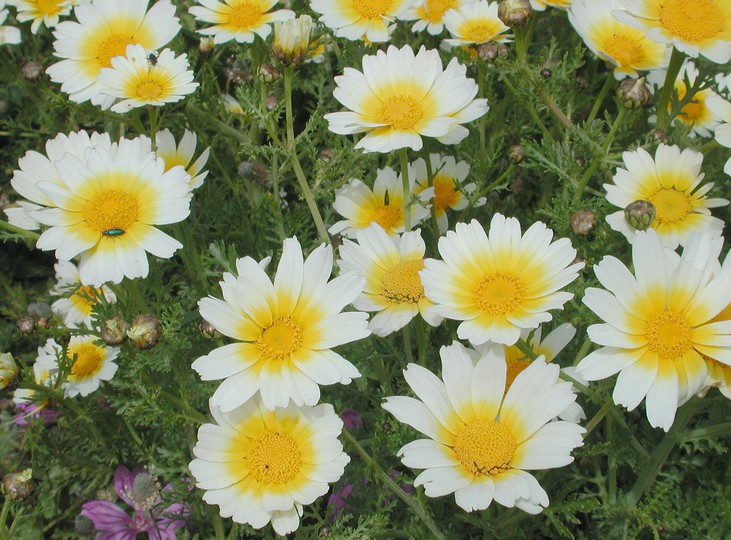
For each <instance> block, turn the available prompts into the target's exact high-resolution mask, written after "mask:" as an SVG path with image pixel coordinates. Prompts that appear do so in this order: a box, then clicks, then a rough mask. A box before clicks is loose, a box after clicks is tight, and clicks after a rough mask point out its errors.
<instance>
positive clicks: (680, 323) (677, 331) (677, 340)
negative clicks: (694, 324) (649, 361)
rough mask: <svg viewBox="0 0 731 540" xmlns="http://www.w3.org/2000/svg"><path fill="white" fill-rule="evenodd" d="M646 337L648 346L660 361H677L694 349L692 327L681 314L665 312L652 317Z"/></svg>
mask: <svg viewBox="0 0 731 540" xmlns="http://www.w3.org/2000/svg"><path fill="white" fill-rule="evenodd" d="M645 335H646V337H647V346H648V347H649V349H650V350H651V351H652V352H654V353H655V354H657V357H658V358H659V359H660V361H670V360H675V359H677V358H680V357H681V356H683V354H685V353H686V352H688V351H689V350H690V349H692V348H693V341H692V339H691V327H690V325H689V324H688V321H687V320H686V318H685V317H684V316H683V315H682V314H681V313H674V312H672V311H667V310H665V311H662V312H661V313H656V314H654V315H652V317H650V319H649V320H648V321H647V324H646V327H645Z"/></svg>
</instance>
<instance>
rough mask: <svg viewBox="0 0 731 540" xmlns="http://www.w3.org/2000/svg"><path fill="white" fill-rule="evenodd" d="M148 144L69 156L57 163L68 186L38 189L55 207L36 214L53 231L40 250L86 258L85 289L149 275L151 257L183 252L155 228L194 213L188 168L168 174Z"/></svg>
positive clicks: (47, 184) (127, 143)
mask: <svg viewBox="0 0 731 540" xmlns="http://www.w3.org/2000/svg"><path fill="white" fill-rule="evenodd" d="M143 145H144V143H143V142H142V141H141V140H140V139H133V140H128V139H121V140H120V141H119V142H118V143H115V144H114V146H113V148H112V149H107V148H104V147H102V146H95V147H93V148H90V149H87V150H86V151H85V152H84V156H85V157H84V159H80V158H79V157H78V156H77V155H75V154H72V153H67V154H66V155H65V156H64V157H62V158H61V159H59V160H57V161H55V162H53V168H54V169H55V173H56V174H57V176H58V179H59V180H60V182H61V184H60V185H59V184H58V183H56V182H53V181H42V182H38V184H37V185H36V187H37V188H38V189H39V190H40V191H41V192H42V193H43V194H44V195H45V196H46V197H48V199H50V201H51V202H52V203H53V205H54V206H55V207H56V208H45V209H40V210H36V211H34V212H33V217H34V218H35V219H36V220H37V221H38V222H40V223H42V224H45V225H49V226H50V228H49V229H47V230H46V231H44V232H43V234H41V236H40V238H39V239H38V242H37V246H38V247H39V248H40V249H43V250H55V251H56V256H57V257H58V259H59V260H71V259H72V258H73V257H76V256H77V255H80V256H81V262H80V264H79V274H80V277H81V283H82V284H83V285H93V286H95V287H101V286H102V284H103V283H104V282H105V281H112V282H114V283H119V282H120V281H122V279H123V278H124V277H125V276H126V277H128V278H131V279H132V278H136V277H146V276H147V274H148V272H149V264H148V261H147V253H146V252H148V251H149V252H150V253H152V254H153V255H155V256H157V257H162V258H169V257H172V255H173V253H174V252H175V251H176V250H177V249H178V248H180V247H182V244H180V243H179V242H178V241H177V240H175V239H173V238H172V237H170V236H168V235H167V234H165V233H163V232H162V231H160V230H159V229H157V228H156V227H155V225H163V224H169V223H177V222H178V221H181V220H183V219H185V218H186V217H187V216H188V214H189V212H190V195H189V192H190V185H189V179H190V177H189V175H188V173H186V172H185V170H184V169H183V168H182V167H173V168H172V169H170V170H169V171H167V172H164V167H165V165H164V163H163V161H162V159H160V158H158V157H157V156H155V154H154V153H152V152H147V151H145V150H144V148H143ZM31 165H32V166H29V167H28V172H29V174H36V175H37V176H38V177H40V178H43V176H44V174H43V173H44V171H43V170H42V169H41V168H39V167H36V165H37V164H35V163H33V164H31Z"/></svg>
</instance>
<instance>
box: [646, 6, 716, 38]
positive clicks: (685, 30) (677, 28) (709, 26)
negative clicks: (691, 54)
mask: <svg viewBox="0 0 731 540" xmlns="http://www.w3.org/2000/svg"><path fill="white" fill-rule="evenodd" d="M719 3H720V2H719V1H716V0H693V1H692V2H689V1H688V0H663V1H662V2H659V4H660V5H659V8H660V24H661V25H662V27H663V28H664V29H665V30H667V31H668V32H669V33H670V34H671V35H672V36H673V37H678V38H680V39H682V40H683V41H688V42H691V43H700V42H703V41H706V40H708V39H713V38H715V37H717V36H718V37H720V36H719V34H721V33H722V32H723V30H724V28H725V22H726V21H725V20H724V13H723V11H721V9H720V8H719V7H718V4H719Z"/></svg>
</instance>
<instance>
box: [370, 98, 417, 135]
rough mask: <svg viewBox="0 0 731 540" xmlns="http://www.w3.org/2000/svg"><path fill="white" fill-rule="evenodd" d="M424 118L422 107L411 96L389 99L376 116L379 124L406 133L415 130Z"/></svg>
mask: <svg viewBox="0 0 731 540" xmlns="http://www.w3.org/2000/svg"><path fill="white" fill-rule="evenodd" d="M423 116H424V113H423V111H422V110H421V106H420V105H419V104H418V103H417V102H416V100H414V98H412V97H411V96H396V97H392V98H389V99H388V101H386V103H384V104H383V107H382V108H381V112H379V113H378V115H377V116H376V121H377V122H378V123H379V124H384V125H387V126H391V127H392V128H394V129H398V130H401V131H406V130H409V129H411V128H413V127H414V126H415V125H416V124H418V123H419V121H421V119H422V117H423Z"/></svg>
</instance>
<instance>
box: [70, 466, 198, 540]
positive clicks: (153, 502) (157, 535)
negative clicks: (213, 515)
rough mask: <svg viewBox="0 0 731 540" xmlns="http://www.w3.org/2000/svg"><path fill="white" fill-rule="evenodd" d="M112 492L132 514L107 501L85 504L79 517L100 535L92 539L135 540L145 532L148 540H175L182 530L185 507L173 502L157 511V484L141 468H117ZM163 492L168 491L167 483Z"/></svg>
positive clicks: (159, 498)
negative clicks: (86, 519)
mask: <svg viewBox="0 0 731 540" xmlns="http://www.w3.org/2000/svg"><path fill="white" fill-rule="evenodd" d="M114 489H115V491H116V492H117V495H119V498H120V499H122V500H123V501H124V502H125V503H127V504H128V505H129V506H131V507H132V510H133V513H132V515H131V516H130V515H129V514H127V512H126V511H125V510H123V509H122V508H120V507H119V506H117V505H116V504H114V503H113V502H110V501H100V500H97V501H90V502H88V503H85V504H84V505H83V506H82V508H83V510H82V511H81V515H82V516H84V517H86V518H89V519H90V520H91V522H92V523H93V524H94V528H96V530H97V531H98V532H99V533H100V534H98V535H97V537H96V540H135V539H136V538H137V535H138V534H139V533H147V537H148V538H150V539H152V540H176V534H175V530H176V529H179V528H180V527H185V518H186V517H187V516H188V507H187V506H185V505H184V504H182V503H173V504H171V505H170V506H168V507H167V508H164V509H160V508H159V507H160V504H161V503H162V499H161V497H160V488H159V485H158V484H157V483H156V482H155V479H154V478H153V477H152V476H150V474H148V473H147V472H145V471H143V470H142V469H135V470H134V471H130V470H129V469H128V468H127V467H123V466H120V467H117V471H116V472H115V473H114ZM163 489H169V484H168V486H165V488H163Z"/></svg>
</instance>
